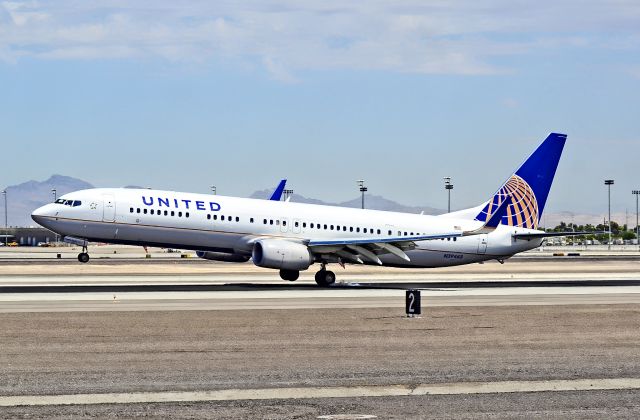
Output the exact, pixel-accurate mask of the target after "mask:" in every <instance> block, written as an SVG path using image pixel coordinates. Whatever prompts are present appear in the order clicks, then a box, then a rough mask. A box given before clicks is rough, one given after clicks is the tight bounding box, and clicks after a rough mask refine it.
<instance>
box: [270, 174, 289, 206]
mask: <svg viewBox="0 0 640 420" xmlns="http://www.w3.org/2000/svg"><path fill="white" fill-rule="evenodd" d="M286 184H287V180H286V179H283V180H281V181H280V183H279V184H278V186H277V187H276V189H275V190H274V191H273V194H271V197H269V200H272V201H280V200H281V199H282V193H283V192H284V186H285V185H286Z"/></svg>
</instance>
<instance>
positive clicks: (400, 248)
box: [31, 133, 583, 287]
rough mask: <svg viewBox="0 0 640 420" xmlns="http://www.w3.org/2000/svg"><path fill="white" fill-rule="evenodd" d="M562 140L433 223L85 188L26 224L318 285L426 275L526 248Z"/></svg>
mask: <svg viewBox="0 0 640 420" xmlns="http://www.w3.org/2000/svg"><path fill="white" fill-rule="evenodd" d="M566 139H567V136H566V135H565V134H559V133H551V134H549V136H548V137H547V138H546V139H545V140H544V141H543V142H542V143H541V144H540V146H539V147H538V148H537V149H536V150H535V151H534V152H533V153H532V154H531V155H530V156H529V157H528V158H527V159H526V160H525V162H524V163H523V164H522V165H521V166H520V167H519V168H518V169H517V170H516V171H515V173H513V175H511V176H510V177H509V178H508V179H507V181H506V182H504V183H503V184H502V186H501V187H500V188H499V189H498V190H497V191H496V192H495V193H494V194H493V195H492V196H491V197H490V198H489V200H487V201H486V202H484V203H482V204H480V205H479V206H476V207H472V208H469V209H465V210H460V211H454V212H451V213H447V214H442V215H438V216H430V215H422V214H407V213H397V212H387V211H377V210H365V209H353V208H343V207H335V206H325V205H315V204H302V203H291V202H282V201H279V195H278V194H277V193H278V190H281V189H282V188H284V185H283V183H282V182H281V184H280V186H279V187H278V188H276V192H274V197H277V199H275V200H256V199H248V198H238V197H225V196H219V195H206V194H194V193H186V192H175V191H162V190H149V189H122V188H94V189H87V190H81V191H76V192H72V193H69V194H65V195H64V196H62V197H60V198H59V199H57V200H56V201H55V202H53V203H50V204H47V205H45V206H42V207H40V208H38V209H37V210H35V211H34V212H33V213H32V215H31V217H32V218H33V220H34V221H35V222H36V223H38V224H40V225H42V226H44V227H45V228H47V229H49V230H52V231H53V232H55V233H58V234H59V235H62V236H63V237H64V240H65V241H66V242H68V243H72V244H76V245H79V246H81V247H82V252H81V253H80V254H78V261H80V262H82V263H86V262H88V261H89V254H88V252H87V249H88V244H89V242H90V241H92V242H106V243H113V244H125V245H142V246H156V247H164V248H180V249H188V250H195V251H199V252H198V256H199V257H201V258H204V259H208V260H214V261H227V262H238V263H242V262H247V261H249V260H250V259H251V260H252V261H253V263H254V264H255V265H257V266H259V267H265V268H271V269H276V270H279V272H280V277H281V278H282V279H283V280H288V281H295V280H297V279H298V277H299V274H300V271H304V270H307V269H309V268H310V267H311V266H312V265H314V264H316V263H318V264H320V270H319V271H318V272H317V273H316V275H315V281H316V283H317V284H318V285H319V286H325V287H326V286H330V285H332V284H333V283H335V281H336V276H335V273H333V272H332V271H330V270H328V269H327V266H328V264H340V265H341V266H343V267H344V266H345V264H366V265H379V266H391V267H408V268H432V267H445V266H455V265H462V264H471V263H479V262H484V261H488V260H498V261H499V262H501V263H503V262H504V260H506V259H507V258H510V257H511V256H513V255H515V254H517V253H519V252H523V251H527V250H530V249H534V248H537V247H539V246H540V245H541V244H542V241H543V239H544V238H545V237H547V236H566V235H574V234H575V235H579V234H583V233H582V232H553V233H549V232H544V231H541V230H538V225H539V222H540V220H541V217H542V212H543V210H544V207H545V204H546V202H547V197H548V195H549V190H550V188H551V184H552V181H553V178H554V175H555V172H556V169H557V166H558V162H559V160H560V156H561V154H562V150H563V148H564V145H565V142H566Z"/></svg>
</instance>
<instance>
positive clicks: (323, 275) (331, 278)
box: [316, 264, 336, 287]
mask: <svg viewBox="0 0 640 420" xmlns="http://www.w3.org/2000/svg"><path fill="white" fill-rule="evenodd" d="M335 282H336V275H335V273H334V272H333V271H328V270H327V268H326V265H325V264H322V268H321V269H320V271H318V272H317V273H316V283H318V286H322V287H328V286H331V285H332V284H333V283H335Z"/></svg>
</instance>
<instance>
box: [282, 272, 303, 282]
mask: <svg viewBox="0 0 640 420" xmlns="http://www.w3.org/2000/svg"><path fill="white" fill-rule="evenodd" d="M298 277H300V272H299V271H296V270H280V278H281V279H282V280H287V281H296V280H298Z"/></svg>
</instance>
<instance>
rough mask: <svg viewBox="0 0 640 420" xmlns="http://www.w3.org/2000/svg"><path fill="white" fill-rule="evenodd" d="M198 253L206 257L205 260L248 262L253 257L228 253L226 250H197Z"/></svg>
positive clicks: (199, 255) (201, 256)
mask: <svg viewBox="0 0 640 420" xmlns="http://www.w3.org/2000/svg"><path fill="white" fill-rule="evenodd" d="M196 255H197V256H198V257H200V258H204V259H205V260H213V261H225V262H235V263H243V262H247V261H249V258H251V257H250V256H248V255H242V254H227V253H226V252H212V251H196Z"/></svg>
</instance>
